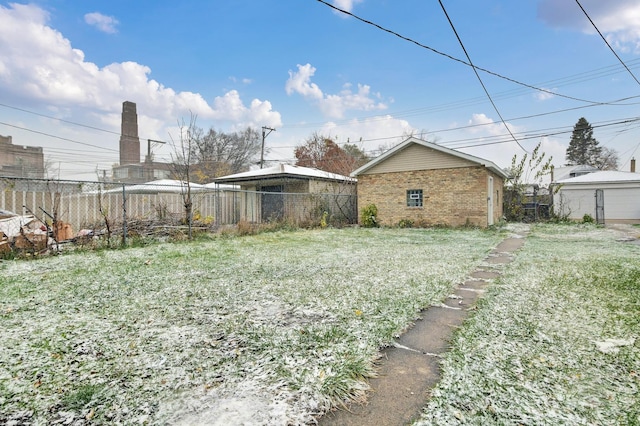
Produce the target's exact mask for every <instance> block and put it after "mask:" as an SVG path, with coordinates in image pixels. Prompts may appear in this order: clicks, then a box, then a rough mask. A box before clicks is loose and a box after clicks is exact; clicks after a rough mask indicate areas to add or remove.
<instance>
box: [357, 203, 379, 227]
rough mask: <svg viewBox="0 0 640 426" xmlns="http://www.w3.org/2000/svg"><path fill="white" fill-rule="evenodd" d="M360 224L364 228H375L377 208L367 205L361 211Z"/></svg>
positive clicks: (373, 205)
mask: <svg viewBox="0 0 640 426" xmlns="http://www.w3.org/2000/svg"><path fill="white" fill-rule="evenodd" d="M360 223H361V224H362V226H364V227H365V228H375V227H377V226H378V207H376V205H375V204H369V205H368V206H366V207H365V208H363V209H362V212H361V214H360Z"/></svg>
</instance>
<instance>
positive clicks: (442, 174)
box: [358, 166, 503, 227]
mask: <svg viewBox="0 0 640 426" xmlns="http://www.w3.org/2000/svg"><path fill="white" fill-rule="evenodd" d="M489 176H493V211H494V215H493V217H494V221H497V220H498V219H499V218H501V217H502V187H503V180H502V178H501V177H499V176H497V175H495V174H493V173H491V172H490V171H488V170H487V169H485V168H484V167H479V166H478V167H462V168H453V169H435V170H422V171H408V172H394V173H381V174H371V175H367V174H364V175H360V176H358V209H359V210H358V212H360V211H361V210H362V208H363V207H365V206H367V205H369V204H372V203H373V204H375V205H376V206H377V207H378V222H379V223H380V224H381V225H383V226H394V225H397V224H398V223H399V222H400V221H401V220H402V219H411V220H413V221H414V223H416V224H421V225H448V226H462V225H466V224H470V225H475V226H483V227H484V226H487V197H488V194H487V187H488V184H487V181H488V177H489ZM409 189H422V191H423V206H422V207H407V190H409Z"/></svg>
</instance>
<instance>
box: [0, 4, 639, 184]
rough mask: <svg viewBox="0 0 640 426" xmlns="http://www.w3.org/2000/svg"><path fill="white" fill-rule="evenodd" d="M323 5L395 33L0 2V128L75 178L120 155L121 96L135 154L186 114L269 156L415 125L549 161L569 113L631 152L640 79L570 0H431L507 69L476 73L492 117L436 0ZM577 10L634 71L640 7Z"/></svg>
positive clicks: (277, 9) (336, 17) (295, 7)
mask: <svg viewBox="0 0 640 426" xmlns="http://www.w3.org/2000/svg"><path fill="white" fill-rule="evenodd" d="M327 2H328V3H330V4H332V5H334V6H336V7H338V8H340V9H343V10H345V11H348V12H350V13H352V14H354V15H356V16H357V17H360V18H362V19H365V20H367V21H370V22H371V23H374V24H377V25H379V26H381V27H383V28H385V29H388V30H390V31H393V32H395V33H397V34H399V35H401V36H402V37H404V39H403V38H400V37H398V36H397V35H394V34H391V33H389V32H387V31H384V30H382V29H380V28H377V27H375V26H374V25H371V24H367V23H365V22H362V21H361V20H358V19H356V18H354V17H353V16H348V15H345V14H343V13H339V12H337V11H336V10H334V9H332V8H330V7H329V6H327V5H326V4H323V3H322V2H320V1H317V0H279V1H276V0H261V1H257V0H253V1H249V0H236V1H233V2H221V1H216V2H203V1H192V0H185V1H181V2H174V1H171V2H169V1H164V0H154V1H144V0H137V1H135V2H132V1H127V2H125V1H120V0H113V1H110V2H103V1H90V0H89V1H81V2H80V1H75V2H69V1H58V0H40V1H34V2H31V3H13V2H6V1H0V104H1V105H0V134H2V135H5V136H6V135H11V136H12V137H13V142H14V144H16V145H34V146H42V147H44V150H45V156H46V157H47V159H48V160H49V161H50V163H51V164H52V169H54V170H55V174H58V173H59V176H60V177H62V178H71V179H84V180H92V179H95V177H96V170H103V169H110V167H111V165H112V164H114V163H117V161H118V154H117V148H118V139H119V137H118V135H117V133H118V132H119V129H120V113H121V108H122V102H123V101H132V102H136V103H137V108H138V115H139V126H140V137H141V139H142V151H143V152H141V156H142V155H143V154H144V151H146V143H145V141H146V139H156V140H164V141H171V138H173V139H176V138H177V137H178V133H177V123H178V122H179V121H181V120H185V121H189V117H190V114H191V113H193V114H195V115H197V124H198V125H199V126H200V127H203V128H205V129H208V128H209V127H213V128H215V129H216V130H221V131H233V130H239V129H243V128H245V127H247V126H252V127H255V128H258V129H259V128H260V127H262V126H268V127H273V128H275V129H276V131H275V132H272V133H271V134H270V135H269V136H268V137H267V139H266V145H267V147H268V149H269V152H268V154H267V156H266V158H267V159H268V160H273V161H285V162H293V161H294V156H293V150H294V147H295V146H296V145H299V144H301V143H303V142H304V140H305V139H306V138H308V137H310V136H311V135H312V134H313V133H319V134H322V135H325V136H331V137H333V138H335V139H337V142H338V143H346V142H347V141H349V142H352V143H353V142H357V143H358V144H359V145H360V147H361V148H362V149H364V150H365V151H367V152H374V151H376V150H378V149H380V147H384V146H386V147H390V146H392V145H394V144H396V143H398V142H400V141H401V140H402V139H403V136H404V135H407V134H409V133H411V132H413V133H414V134H417V135H424V138H426V139H428V140H432V141H434V140H435V141H436V142H437V143H440V144H442V145H444V146H447V147H449V148H455V149H460V150H462V151H464V152H467V153H469V154H472V155H476V156H480V157H483V158H486V159H489V160H491V161H494V162H495V163H496V164H498V165H499V166H501V167H507V166H509V164H510V162H511V157H512V156H513V155H514V154H517V155H518V156H521V155H523V154H524V152H525V151H523V149H522V148H520V147H519V146H518V145H521V146H522V147H523V148H524V149H525V150H527V151H531V150H532V149H533V148H534V147H535V146H536V145H537V144H538V143H542V149H543V150H544V151H545V152H546V153H547V155H550V156H553V158H554V164H555V165H556V166H561V165H563V164H564V162H565V158H564V155H565V150H566V147H567V145H568V143H569V138H570V134H571V129H572V128H573V125H574V124H575V123H576V122H577V121H578V119H579V118H580V117H585V118H586V119H587V120H588V121H589V122H590V123H591V124H592V125H594V135H595V137H596V138H597V139H598V141H599V142H600V144H601V145H603V146H606V147H608V148H611V149H615V150H616V151H617V152H618V154H619V158H620V167H621V169H623V170H628V169H629V160H630V159H631V158H632V157H634V156H635V157H640V147H639V145H640V121H635V120H638V118H640V114H639V112H640V108H639V105H640V83H638V82H636V81H635V80H634V76H632V75H631V74H630V73H629V72H628V71H627V70H626V69H625V68H624V66H623V65H622V64H621V63H620V62H619V61H618V59H617V58H616V57H615V56H614V54H613V53H612V52H611V51H610V50H609V48H608V47H607V45H606V44H605V43H604V41H603V40H602V39H601V37H600V36H599V35H598V33H597V32H596V31H595V30H594V28H593V26H592V25H591V24H590V23H589V21H588V19H587V18H586V16H585V15H584V13H583V12H582V10H581V9H580V7H579V5H578V3H577V2H576V1H575V0H538V1H534V0H528V1H527V0H522V1H518V2H514V1H508V0H484V1H476V2H461V1H451V0H443V1H442V4H443V5H444V7H445V8H446V11H447V13H448V15H449V18H450V19H451V21H452V22H453V25H454V26H455V29H456V31H457V33H458V35H459V37H460V39H461V41H462V43H463V44H464V47H465V49H466V51H467V53H468V54H469V56H470V58H471V60H472V61H473V63H474V64H475V65H476V66H477V67H481V68H484V69H486V70H488V71H491V72H492V73H495V74H499V75H500V76H502V77H506V78H501V77H498V76H495V75H493V74H488V73H486V72H483V71H480V72H479V75H480V77H481V79H482V81H483V83H484V85H485V87H486V89H487V91H488V92H489V94H490V96H491V99H492V100H493V101H494V103H495V105H496V108H497V111H496V108H494V107H493V105H492V104H491V102H490V100H489V98H488V96H487V95H486V94H485V92H484V90H483V88H482V85H481V84H480V82H479V81H478V79H477V77H476V75H475V74H474V72H473V69H472V68H471V67H469V66H467V65H465V64H463V63H461V62H460V61H456V60H454V59H451V58H449V57H446V56H445V55H443V54H446V55H448V56H450V57H453V58H457V59H460V60H463V61H466V57H465V53H464V51H463V50H462V48H461V46H460V44H459V42H458V40H457V38H456V35H455V34H454V32H453V30H452V29H451V26H450V25H449V22H448V20H447V18H446V16H445V14H444V12H443V10H442V8H441V7H440V4H439V2H435V1H431V2H425V1H423V0H420V1H418V0H403V1H402V2H398V1H391V0H333V1H331V0H327ZM580 4H581V5H582V6H583V7H584V9H585V10H586V11H587V13H588V14H589V16H590V17H591V19H592V20H593V22H594V23H595V24H596V26H597V27H598V29H599V30H600V31H601V32H602V34H603V35H604V36H605V37H606V38H607V40H608V42H609V44H610V45H611V46H612V47H613V48H614V49H615V51H616V53H617V54H618V55H619V56H620V58H622V60H623V61H624V63H625V64H626V65H627V67H628V68H629V69H630V70H631V72H632V73H633V74H634V75H635V77H636V78H638V79H640V3H638V2H637V1H636V0H610V1H607V2H602V1H601V0H581V1H580ZM407 39H409V40H407ZM434 50H436V51H438V52H440V53H442V54H440V53H436V52H434ZM509 79H510V80H515V81H517V82H519V83H524V84H526V85H529V86H535V87H538V88H542V89H545V90H548V91H550V92H553V93H555V94H550V93H548V92H543V91H537V90H533V89H531V88H528V87H525V86H523V85H519V84H517V83H514V82H513V81H509ZM559 95H563V96H559ZM567 97H568V98H567ZM570 98H573V99H570ZM623 99H624V100H623ZM498 112H499V114H500V115H501V116H502V118H503V119H504V120H505V122H506V123H507V125H508V126H509V129H510V130H511V132H512V133H513V135H514V136H515V137H516V138H517V139H518V143H516V142H515V141H514V140H513V139H512V138H511V136H510V135H509V133H508V131H507V130H506V127H505V125H504V124H503V123H502V122H501V120H500V116H499V115H498ZM74 123H75V124H74ZM77 124H82V125H84V126H88V127H84V126H79V125H77ZM36 132H38V133H36ZM170 154H171V151H170V147H169V146H164V147H159V148H156V151H155V155H156V158H158V159H164V160H169V158H170Z"/></svg>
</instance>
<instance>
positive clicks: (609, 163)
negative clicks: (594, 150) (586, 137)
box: [595, 146, 618, 170]
mask: <svg viewBox="0 0 640 426" xmlns="http://www.w3.org/2000/svg"><path fill="white" fill-rule="evenodd" d="M595 167H597V168H598V169H600V170H618V152H617V151H616V150H615V149H613V148H607V147H606V146H603V147H602V149H601V150H600V156H599V158H598V159H597V160H596V163H595Z"/></svg>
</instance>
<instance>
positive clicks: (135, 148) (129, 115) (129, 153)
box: [120, 101, 140, 166]
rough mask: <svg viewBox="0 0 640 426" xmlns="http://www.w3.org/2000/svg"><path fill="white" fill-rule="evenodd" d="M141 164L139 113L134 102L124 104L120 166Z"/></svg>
mask: <svg viewBox="0 0 640 426" xmlns="http://www.w3.org/2000/svg"><path fill="white" fill-rule="evenodd" d="M138 163H140V138H138V113H137V112H136V104H135V103H134V102H129V101H125V102H123V103H122V124H121V127H120V165H121V166H123V165H125V164H138Z"/></svg>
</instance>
